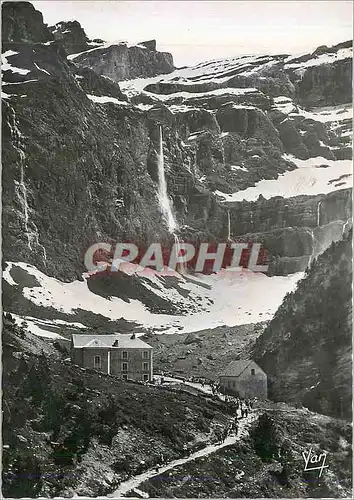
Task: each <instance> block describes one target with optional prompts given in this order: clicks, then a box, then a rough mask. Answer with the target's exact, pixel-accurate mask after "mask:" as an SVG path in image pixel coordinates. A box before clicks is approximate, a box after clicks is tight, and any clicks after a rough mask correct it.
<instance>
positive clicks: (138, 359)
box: [71, 334, 153, 381]
mask: <svg viewBox="0 0 354 500" xmlns="http://www.w3.org/2000/svg"><path fill="white" fill-rule="evenodd" d="M71 361H72V362H73V363H75V364H76V365H79V366H82V367H83V368H95V369H96V370H100V371H102V372H105V373H108V374H110V375H118V376H120V377H121V378H122V379H124V380H127V379H132V380H140V381H148V380H152V369H153V367H152V347H151V346H150V345H149V344H147V343H146V342H143V341H142V340H140V339H139V338H137V337H135V335H132V336H130V335H123V334H114V335H81V334H73V335H72V339H71Z"/></svg>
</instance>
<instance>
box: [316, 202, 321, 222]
mask: <svg viewBox="0 0 354 500" xmlns="http://www.w3.org/2000/svg"><path fill="white" fill-rule="evenodd" d="M321 203H322V201H320V202H319V203H318V205H317V227H318V226H319V225H320V216H321Z"/></svg>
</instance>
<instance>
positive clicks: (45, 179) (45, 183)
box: [2, 2, 352, 329]
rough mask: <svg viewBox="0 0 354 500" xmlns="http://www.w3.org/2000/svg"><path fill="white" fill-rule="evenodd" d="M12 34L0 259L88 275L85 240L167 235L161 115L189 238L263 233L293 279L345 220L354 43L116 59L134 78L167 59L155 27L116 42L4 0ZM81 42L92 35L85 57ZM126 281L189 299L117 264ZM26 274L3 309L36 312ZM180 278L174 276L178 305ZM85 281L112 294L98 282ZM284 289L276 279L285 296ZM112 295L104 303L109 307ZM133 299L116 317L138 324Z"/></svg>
mask: <svg viewBox="0 0 354 500" xmlns="http://www.w3.org/2000/svg"><path fill="white" fill-rule="evenodd" d="M3 33H4V38H3V55H2V58H3V94H2V97H3V163H4V170H3V236H4V238H3V240H4V246H3V254H4V260H5V261H12V262H15V263H18V262H21V261H22V262H24V263H29V264H31V265H32V266H34V267H35V268H37V270H38V272H42V273H44V274H46V275H47V276H50V277H53V278H55V279H59V280H61V281H66V282H70V281H71V282H72V281H73V280H74V279H79V280H82V273H83V272H84V271H85V270H86V269H85V267H84V265H83V256H84V253H85V251H86V249H87V248H88V247H90V246H91V245H92V244H93V243H95V242H97V241H107V240H108V241H112V242H116V241H122V240H124V241H133V242H135V243H137V244H139V245H140V246H142V247H145V248H146V246H147V245H148V244H149V243H151V242H155V241H160V242H162V244H163V245H164V246H166V247H168V246H169V245H171V244H172V243H173V242H174V236H173V235H172V234H171V233H170V232H169V230H168V228H167V227H166V221H165V220H164V218H163V216H162V215H161V207H160V204H159V199H158V196H157V192H158V182H157V181H158V175H157V169H158V151H159V140H160V126H161V127H162V134H163V152H164V164H165V175H166V180H167V191H168V196H169V197H170V201H171V206H172V209H173V213H174V216H175V219H176V222H177V226H178V230H177V232H178V233H179V236H180V237H181V239H183V240H185V241H189V242H192V243H195V242H201V241H206V242H214V243H215V242H218V241H226V240H239V241H248V242H252V241H257V242H259V243H261V244H263V246H264V247H265V248H266V249H267V250H268V256H269V264H270V266H269V275H271V276H274V277H279V276H283V275H284V277H287V276H290V275H291V276H293V277H291V278H289V280H288V281H289V289H292V287H293V285H294V280H295V278H296V274H294V273H297V272H302V271H304V269H305V268H306V266H307V265H308V264H309V262H310V261H311V260H313V258H314V257H315V256H316V255H318V254H320V253H321V252H322V251H323V250H324V249H325V248H326V247H327V246H328V245H330V243H331V242H332V241H337V240H339V239H340V238H341V237H342V234H343V232H344V231H345V230H347V229H348V227H349V225H348V223H347V222H348V220H349V219H350V213H351V190H350V187H351V182H352V174H351V164H350V159H349V158H350V154H351V152H350V140H351V139H350V137H351V135H350V134H351V119H350V116H351V109H350V104H349V102H350V99H349V97H348V96H349V94H350V89H351V85H350V78H349V77H348V74H349V73H348V71H349V69H348V68H350V65H351V44H350V43H349V42H346V43H343V44H340V45H337V46H335V47H332V48H329V49H324V48H322V49H321V50H320V51H315V52H314V53H313V54H308V55H304V56H303V57H302V58H295V59H294V58H292V57H291V56H287V55H279V56H262V57H251V56H247V57H237V58H231V59H226V60H217V61H211V62H205V63H201V64H199V65H197V66H195V67H193V68H184V69H180V70H175V71H173V72H172V73H170V74H168V75H163V76H156V77H151V78H138V79H134V80H124V81H120V80H121V78H122V73H121V71H123V73H124V75H125V76H123V77H124V78H131V77H132V76H134V77H136V76H147V75H152V74H156V73H157V72H160V71H161V72H162V71H163V72H167V71H171V70H172V69H173V68H172V66H171V65H170V67H169V69H168V70H167V69H166V68H165V66H164V64H165V62H166V61H165V62H163V61H162V62H161V61H160V62H161V65H160V62H158V61H157V62H156V64H157V66H156V65H155V62H154V60H155V59H154V58H156V57H160V56H158V54H159V53H158V52H156V50H155V48H156V47H155V44H154V43H152V42H151V41H150V42H146V43H145V42H144V43H142V44H139V46H134V47H128V46H127V45H126V44H121V45H118V46H117V45H115V46H109V47H108V46H107V44H105V43H104V42H102V41H99V40H98V41H97V40H96V41H89V40H87V39H86V38H87V37H86V35H85V33H84V31H83V29H82V28H81V26H80V25H78V23H74V22H70V23H65V22H60V23H58V24H57V25H55V26H54V27H51V28H48V27H47V26H46V25H45V24H44V23H43V20H42V17H41V14H40V13H38V12H37V11H36V10H35V9H34V8H33V7H32V6H31V5H30V4H27V3H26V4H25V5H24V3H23V2H19V3H11V5H9V4H8V3H4V4H3ZM75 44H78V45H77V46H79V45H80V44H81V45H80V50H81V49H83V53H82V54H81V55H79V56H77V57H73V54H72V53H71V52H72V50H74V47H75V46H76V45H75ZM75 50H76V49H75ZM69 53H71V54H70V55H69V56H68V54H69ZM104 55H106V56H107V57H106V59H104V61H106V62H107V66H106V63H105V62H102V61H103V56H104ZM161 57H162V56H161ZM115 58H116V59H115ZM151 58H152V59H151ZM113 60H115V61H116V62H117V64H118V66H115V65H114V63H113ZM166 64H167V63H166ZM168 64H169V63H168ZM168 64H167V65H168ZM171 64H172V63H171ZM147 68H148V69H147ZM149 71H151V73H149ZM337 73H338V75H339V76H338V77H337V76H336V75H337ZM129 75H130V76H129ZM311 75H312V76H311ZM328 75H330V76H331V79H329V76H328ZM332 77H333V78H332ZM117 81H120V83H119V84H117V83H116V82H117ZM303 82H305V83H306V82H307V83H306V85H307V86H310V87H311V85H312V87H311V89H312V90H311V92H310V91H307V90H306V92H305V90H303V87H302V85H304V83H303ZM310 82H312V83H310ZM323 82H327V83H323ZM329 82H331V83H329ZM332 82H333V83H332ZM310 87H309V88H310ZM325 87H326V89H325ZM307 88H308V87H306V89H307ZM305 94H306V99H308V100H307V101H306V102H305V100H304V98H303V96H304V95H305ZM309 99H311V102H309ZM305 105H306V106H308V108H307V109H305V107H304V106H305ZM310 106H311V108H312V109H310ZM314 106H317V107H316V108H314ZM318 106H321V107H318ZM323 106H326V107H325V108H323ZM245 260H247V258H246V259H245ZM33 272H34V273H36V272H37V271H33ZM176 279H177V280H178V279H179V278H178V277H177V278H176ZM257 279H258V278H257ZM127 281H134V284H131V283H130V284H129V288H130V289H131V290H132V289H134V292H132V293H133V295H132V298H134V300H138V301H141V303H142V304H143V305H144V306H147V307H149V308H150V309H153V310H155V312H158V313H166V312H167V313H168V314H170V313H171V312H172V313H184V312H185V307H183V304H182V305H181V306H177V308H176V307H175V305H174V304H172V303H170V304H166V302H165V301H163V300H161V299H162V297H161V294H162V293H163V291H162V289H163V290H165V293H166V294H167V295H168V291H167V290H169V289H171V286H170V283H169V284H167V282H166V280H164V282H163V283H162V284H161V283H160V284H158V288H159V290H158V291H157V292H156V286H154V287H153V288H155V290H153V291H152V290H151V287H150V289H149V291H148V292H146V288H147V286H146V284H147V283H146V282H145V284H144V283H143V281H141V282H140V284H139V283H137V282H139V281H140V277H136V279H135V278H127V277H125V276H118V277H115V280H114V281H113V282H112V283H113V285H114V286H113V285H111V286H110V287H109V288H110V290H112V289H113V288H114V287H115V286H116V287H117V288H118V290H117V292H114V293H112V294H111V295H110V296H113V297H119V298H121V297H122V296H124V297H125V302H126V303H129V304H130V305H131V306H132V304H131V303H130V302H129V297H127V296H126V292H125V291H124V287H125V286H126V285H127ZM273 283H277V286H278V285H280V286H282V283H283V281H281V280H278V281H277V280H274V281H273ZM83 284H84V286H86V282H85V283H83ZM106 284H107V283H106V282H105V286H106ZM18 285H19V287H18V288H19V289H18V290H17V288H16V287H15V286H14V285H13V279H12V282H11V285H10V286H12V287H13V289H12V291H11V292H9V293H10V295H11V297H12V299H11V303H10V301H9V302H8V304H6V308H7V309H8V310H12V311H13V312H16V313H17V314H22V315H23V314H26V312H27V316H30V311H31V310H32V309H33V304H30V306H29V307H28V308H27V311H26V307H25V306H24V303H27V304H28V301H30V302H31V299H30V298H28V297H23V296H16V293H14V292H15V291H16V290H17V291H20V293H23V290H25V288H26V287H24V286H23V283H19V284H18ZM180 285H182V286H180ZM209 285H210V284H208V286H209ZM161 286H162V289H161ZM184 286H185V284H184V280H182V281H180V282H179V284H177V283H174V285H173V287H174V288H178V294H179V295H178V297H179V300H178V302H179V303H181V302H182V297H183V296H185V291H182V292H181V290H182V289H183V287H184ZM187 286H188V287H189V285H187ZM198 286H199V285H198ZM211 286H214V283H213V284H212V285H211ZM87 287H88V288H89V289H91V290H93V292H92V293H95V294H100V295H102V293H104V292H102V291H101V290H100V291H98V289H100V288H102V287H100V286H97V280H96V281H94V280H91V279H89V280H88V283H87ZM199 288H200V287H199ZM201 288H203V286H202V287H201ZM137 289H139V291H137ZM142 289H143V292H142V291H141V290H142ZM204 289H205V287H204ZM240 290H241V289H240ZM44 293H45V294H46V293H47V292H46V291H44ZM282 293H283V292H282V291H281V293H278V292H276V293H275V296H276V297H277V304H276V306H278V305H279V302H278V298H279V297H280V301H281V295H282ZM151 294H152V298H151V297H150V298H149V297H147V295H151ZM106 295H107V292H106ZM157 295H160V297H159V298H156V296H157ZM199 295H200V294H199ZM202 295H203V294H202ZM214 295H215V294H214ZM142 296H143V299H142V298H141V297H142ZM108 298H109V297H108ZM208 299H210V300H214V298H213V297H210V296H209V297H208ZM201 300H203V299H201ZM32 302H33V301H32ZM152 302H156V304H155V305H154V304H152ZM191 302H192V301H191ZM36 305H37V306H38V304H36ZM42 305H43V304H42ZM106 305H107V307H106V306H105V308H106V309H105V311H106V312H105V313H104V314H103V316H105V317H106V319H107V317H108V318H109V319H113V317H112V314H111V313H110V314H108V313H107V310H108V309H110V307H109V303H108V302H107V304H106ZM187 307H189V304H188V305H187ZM123 309H124V308H123ZM264 309H265V310H267V309H269V307H265V308H264ZM270 309H271V310H272V311H273V312H274V310H275V309H274V306H272V307H271V308H270ZM101 310H102V309H101ZM130 310H131V312H130V313H129V314H125V309H124V311H122V314H120V315H118V313H117V315H118V317H115V318H114V319H119V318H121V317H123V318H125V319H127V320H128V321H131V322H132V320H133V318H134V319H136V318H137V316H136V313H135V312H134V311H135V310H134V307H131V309H130ZM193 310H194V308H193ZM204 310H205V308H204ZM219 310H220V308H219ZM259 312H264V311H263V309H261V310H259V311H258V312H257V313H256V318H257V319H256V321H258V319H259V318H258V314H259ZM134 314H135V317H134ZM46 317H47V318H48V314H47V315H46ZM56 318H57V319H60V317H59V315H57V316H56ZM48 319H49V318H48ZM80 321H81V320H80ZM239 321H240V318H238V319H237V320H236V323H235V322H234V323H233V324H240V323H239ZM139 323H140V324H141V325H144V323H143V322H141V321H139ZM217 324H219V323H217ZM228 324H231V325H232V323H228ZM151 325H152V326H153V327H156V322H153V323H151ZM144 326H145V325H144ZM208 326H210V325H204V324H203V325H200V328H204V327H205V328H206V327H208ZM213 326H217V325H213ZM194 329H195V328H194Z"/></svg>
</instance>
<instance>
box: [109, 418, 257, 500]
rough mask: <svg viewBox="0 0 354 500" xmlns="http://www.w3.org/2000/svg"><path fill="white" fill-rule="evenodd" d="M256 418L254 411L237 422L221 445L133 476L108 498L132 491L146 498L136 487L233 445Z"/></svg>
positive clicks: (203, 449)
mask: <svg viewBox="0 0 354 500" xmlns="http://www.w3.org/2000/svg"><path fill="white" fill-rule="evenodd" d="M257 418H258V412H257V413H255V412H254V411H253V412H251V413H250V414H249V415H248V417H245V418H243V419H242V420H240V421H239V429H238V434H237V436H235V435H230V436H228V437H227V438H226V439H225V441H224V442H223V443H222V444H211V445H208V446H206V447H205V448H202V449H201V450H198V451H196V452H194V453H192V454H191V455H189V456H188V457H185V458H180V459H178V460H174V461H172V462H170V463H169V464H167V465H164V466H162V467H159V470H158V472H156V467H154V468H152V469H149V470H148V471H146V472H143V473H142V474H138V475H137V476H134V477H132V478H130V479H128V480H127V481H124V482H123V483H121V484H120V486H119V488H118V489H117V490H116V491H115V492H114V493H112V494H110V495H108V498H119V497H124V496H125V495H126V494H127V493H129V492H130V491H131V490H133V489H134V490H136V493H139V494H140V495H139V496H144V498H148V496H147V494H144V492H142V491H140V490H138V487H139V486H140V484H141V483H143V482H144V481H147V480H148V479H151V478H152V477H154V476H159V475H160V474H161V473H163V472H166V471H168V470H171V469H174V468H175V467H178V466H179V465H183V464H185V463H187V462H192V461H193V460H196V459H197V458H200V457H205V456H207V455H211V454H212V453H215V452H216V451H218V450H220V449H222V448H225V447H226V446H230V445H232V444H235V443H236V442H237V441H239V440H240V439H241V438H243V437H245V436H247V434H248V427H249V425H250V424H251V423H252V422H254V421H255V420H256V419H257Z"/></svg>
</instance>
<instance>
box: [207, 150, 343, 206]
mask: <svg viewBox="0 0 354 500" xmlns="http://www.w3.org/2000/svg"><path fill="white" fill-rule="evenodd" d="M283 158H284V159H285V160H289V161H292V162H293V163H295V164H296V166H297V167H298V168H297V169H296V170H291V171H288V172H285V173H283V174H281V175H279V176H278V178H277V179H270V180H265V179H263V180H261V181H259V182H258V183H257V184H256V186H255V187H249V188H247V189H244V190H242V191H238V192H236V193H231V194H228V193H223V192H222V191H214V193H215V194H216V195H217V196H219V197H220V198H223V201H224V202H235V201H238V202H240V201H256V200H257V199H258V197H259V196H260V195H261V196H263V197H264V198H266V199H270V198H273V197H275V196H281V197H283V198H291V197H293V196H300V195H308V196H309V195H312V196H315V195H318V194H327V193H331V192H333V191H337V190H338V189H345V188H351V187H352V186H353V176H352V162H351V160H327V159H326V158H322V157H316V158H309V159H308V160H300V159H299V158H295V157H294V156H292V155H283ZM340 176H345V177H344V178H343V180H342V182H340V183H337V184H335V183H334V180H336V179H339V177H340Z"/></svg>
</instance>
